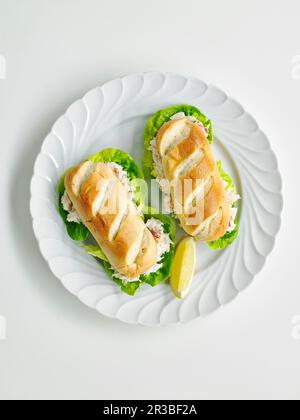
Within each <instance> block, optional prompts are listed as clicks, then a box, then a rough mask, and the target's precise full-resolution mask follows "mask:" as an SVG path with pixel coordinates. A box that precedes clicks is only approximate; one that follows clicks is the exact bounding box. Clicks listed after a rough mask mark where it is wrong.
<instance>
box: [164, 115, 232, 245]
mask: <svg viewBox="0 0 300 420" xmlns="http://www.w3.org/2000/svg"><path fill="white" fill-rule="evenodd" d="M156 147H157V150H158V153H159V156H160V159H161V163H162V167H163V171H164V174H165V178H166V179H167V180H168V181H169V182H170V185H171V188H170V190H171V199H172V204H173V207H174V211H175V213H176V215H177V216H178V218H179V220H180V222H181V225H182V227H183V229H184V230H185V231H186V232H187V233H188V234H189V235H191V236H193V237H196V238H197V239H199V240H201V241H205V242H208V241H214V240H217V239H219V238H221V237H222V236H224V235H225V233H226V231H227V229H228V227H229V223H230V204H229V202H228V200H227V197H226V191H225V187H224V184H223V180H222V178H221V175H220V173H219V170H218V168H217V164H216V161H215V159H214V156H213V153H212V149H211V146H210V144H209V142H208V139H207V134H206V133H205V130H204V129H203V128H202V127H201V126H199V124H196V123H194V122H192V121H191V120H189V119H188V118H179V119H175V120H171V121H169V122H167V123H166V124H164V125H163V126H162V127H161V129H160V130H159V132H158V135H157V137H156Z"/></svg>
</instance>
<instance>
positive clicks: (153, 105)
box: [30, 73, 283, 326]
mask: <svg viewBox="0 0 300 420" xmlns="http://www.w3.org/2000/svg"><path fill="white" fill-rule="evenodd" d="M180 103H187V104H191V105H195V106H197V107H198V108H200V110H201V111H202V112H203V113H204V114H206V115H207V116H208V117H209V118H210V119H211V120H212V122H213V127H214V131H215V142H214V151H215V154H216V155H217V157H218V158H221V159H222V161H223V164H224V167H225V168H226V169H227V170H228V171H229V172H230V174H232V176H233V178H234V181H235V182H236V185H237V187H238V190H239V192H240V194H241V195H242V198H243V199H242V201H241V202H240V234H239V239H238V240H237V241H236V242H235V243H234V244H233V245H232V246H230V247H229V248H227V249H226V250H224V251H212V250H210V249H208V247H207V246H206V245H205V244H199V245H198V264H197V270H196V276H195V279H194V282H193V286H192V290H191V292H190V294H189V296H188V297H187V298H186V299H185V300H178V299H176V298H174V296H173V294H172V293H171V291H170V288H169V286H168V284H161V285H159V286H157V287H155V288H151V287H150V286H147V285H145V286H144V287H143V288H142V289H141V290H140V291H139V292H138V293H137V295H136V296H135V297H129V296H127V295H125V294H123V293H121V292H120V291H119V288H118V287H117V286H116V285H115V284H114V283H113V282H112V281H111V280H109V278H108V277H107V276H106V274H105V273H104V272H103V270H102V268H101V266H99V264H98V263H97V261H96V260H95V259H93V257H89V256H88V255H86V254H85V252H84V251H83V250H82V249H81V248H80V246H79V245H78V243H74V242H72V241H71V239H70V238H69V237H68V236H67V233H66V230H65V227H64V224H63V222H62V220H61V219H60V216H59V215H58V212H57V209H56V202H57V197H56V190H55V188H56V185H57V182H58V179H59V178H60V176H61V175H62V174H63V173H64V172H65V171H66V170H67V169H68V168H69V167H70V166H72V165H74V164H77V163H79V162H80V161H82V160H83V159H85V158H86V157H87V156H89V155H91V154H92V153H96V152H98V151H100V150H102V149H104V148H106V147H116V148H120V149H123V150H124V151H126V152H129V153H130V154H132V155H133V156H134V158H135V159H136V160H137V162H138V163H141V159H142V155H143V130H144V126H145V124H146V121H147V119H148V118H149V117H150V116H151V115H152V114H153V113H154V112H156V111H157V110H159V109H162V108H165V107H167V106H170V105H174V104H180ZM282 205H283V200H282V195H281V177H280V175H279V172H278V169H277V161H276V158H275V155H274V153H273V152H272V150H271V149H270V144H269V141H268V139H267V137H266V136H265V134H263V133H262V132H261V131H260V129H259V127H258V125H257V123H256V121H255V120H254V119H253V118H252V117H251V116H250V115H249V114H247V113H246V112H245V111H244V109H243V107H242V106H241V105H240V104H239V103H238V102H236V101H235V100H233V99H230V98H228V97H227V95H226V94H225V93H224V92H222V91H221V90H219V89H217V88H215V87H213V86H208V85H206V84H205V83H203V82H201V81H200V80H198V79H194V78H190V77H185V76H181V75H177V74H170V73H168V74H161V73H146V74H134V75H130V76H127V77H124V78H122V79H116V80H113V81H111V82H109V83H106V84H105V85H103V86H102V87H98V88H96V89H94V90H92V91H90V92H89V93H87V94H86V95H85V97H84V98H83V99H81V100H79V101H77V102H75V103H74V104H73V105H72V106H71V107H70V108H69V109H68V110H67V112H66V113H65V114H64V115H63V116H62V117H61V118H59V119H58V121H57V122H56V123H55V124H54V126H53V129H52V131H51V133H50V134H49V135H48V136H47V138H46V139H45V141H44V143H43V146H42V150H41V153H40V154H39V156H38V157H37V160H36V163H35V167H34V176H33V178H32V183H31V202H30V208H31V214H32V218H33V228H34V232H35V235H36V237H37V240H38V242H39V246H40V249H41V252H42V254H43V256H44V258H45V259H46V261H47V262H48V264H49V267H50V269H51V271H52V272H53V273H54V275H55V276H56V277H57V278H59V279H60V280H61V282H62V283H63V285H64V286H65V287H66V288H67V289H68V290H69V291H70V292H71V293H72V294H74V295H76V296H77V297H78V298H79V299H80V300H81V301H82V302H83V303H85V304H86V305H88V306H89V307H91V308H94V309H96V310H97V311H98V312H100V313H101V314H103V315H106V316H108V317H112V318H117V319H119V320H121V321H124V322H128V323H135V324H137V323H138V324H143V325H157V326H158V325H167V324H176V323H182V322H187V321H189V320H192V319H194V318H197V317H199V316H202V315H205V314H208V313H210V312H212V311H214V310H216V309H217V308H219V307H220V306H221V305H225V304H227V303H228V302H230V301H231V300H232V299H234V298H235V297H236V296H237V295H238V293H239V292H241V291H242V290H243V289H245V288H246V287H247V286H248V285H249V284H250V283H251V282H252V280H253V278H254V276H255V275H256V274H257V273H258V272H259V271H260V270H261V269H262V267H263V265H264V263H265V260H266V257H267V255H268V254H269V253H270V252H271V251H272V249H273V246H274V242H275V236H276V234H277V232H278V230H279V227H280V214H281V210H282Z"/></svg>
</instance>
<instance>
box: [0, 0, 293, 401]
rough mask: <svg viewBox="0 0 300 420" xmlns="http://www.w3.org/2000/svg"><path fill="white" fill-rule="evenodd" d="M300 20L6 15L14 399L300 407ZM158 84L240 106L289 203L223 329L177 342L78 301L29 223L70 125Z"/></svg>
mask: <svg viewBox="0 0 300 420" xmlns="http://www.w3.org/2000/svg"><path fill="white" fill-rule="evenodd" d="M299 19H300V3H299V0H286V1H285V2H284V3H283V2H282V1H281V0H251V1H250V0H247V1H240V0H227V1H220V0H209V1H208V0H205V1H204V0H189V1H188V2H184V1H182V0H151V1H146V0H126V1H124V0H119V1H118V0H109V1H104V0H51V1H50V0H26V1H20V0H0V54H2V55H4V56H5V58H6V62H7V79H6V80H0V145H1V149H0V170H1V176H0V191H1V207H0V212H1V228H0V232H1V242H0V249H1V252H0V261H1V264H0V316H1V315H2V316H5V317H6V321H7V339H6V340H5V341H0V398H3V399H4V398H10V399H11V398H25V399H27V398H34V399H37V398H46V399H48V398H49V399H50V398H58V399H61V398H71V399H76V398H84V399H85V398H88V399H90V398H93V399H94V398H95V399H122V398H123V399H139V398H143V399H160V398H166V399H193V398H194V399H206V398H208V399H219V398H221V399H226V398H232V399H240V398H242V399H249V398H259V399H260V398H268V399H269V398H271V399H276V398H280V399H282V398H297V399H299V398H300V341H299V340H295V339H293V337H292V329H293V325H292V319H293V318H294V317H295V316H297V315H300V275H299V258H300V257H299V238H300V229H299V223H298V218H299V217H298V211H299V204H300V203H299V186H298V174H299V167H300V164H299V153H300V146H299V144H300V122H299V119H300V118H299V115H300V114H299V112H300V71H299V69H297V67H294V68H293V65H292V59H293V57H295V56H297V55H300V24H299ZM293 69H294V71H293ZM147 70H160V71H174V72H178V73H183V74H188V75H193V76H196V77H199V78H200V79H202V80H204V81H206V82H208V83H212V84H214V85H217V86H219V87H220V88H221V89H224V90H225V91H226V92H227V93H228V94H229V95H230V96H233V97H236V98H237V99H238V100H239V101H240V102H241V103H242V104H243V105H244V107H245V108H246V109H247V110H248V111H249V112H250V113H252V114H253V115H254V116H255V117H256V118H257V120H258V122H259V124H260V125H261V127H262V129H263V130H264V131H265V132H266V133H267V134H268V136H269V138H270V140H271V143H272V147H273V150H274V151H275V153H276V154H277V156H278V160H279V167H280V171H281V173H282V176H283V183H284V199H285V209H284V213H283V223H282V229H281V232H280V234H279V236H278V239H277V244H276V247H275V250H274V252H273V253H272V255H271V256H270V257H269V259H268V261H267V265H266V266H265V268H264V270H263V271H262V272H261V274H260V275H259V276H257V278H256V279H255V281H254V283H253V284H252V285H251V287H250V288H248V289H247V290H246V291H245V292H244V293H243V294H241V295H240V296H239V297H238V298H237V299H236V300H235V301H234V302H233V303H231V304H230V305H229V306H227V307H226V308H223V309H222V310H220V311H218V312H216V313H215V314H213V315H211V316H209V317H208V318H205V319H199V320H197V321H194V322H192V323H190V324H187V325H184V326H178V327H172V328H161V329H151V328H143V327H135V326H129V325H125V324H124V325H123V324H121V323H119V322H118V321H112V320H109V319H105V318H104V317H101V316H100V315H98V314H97V313H96V312H93V311H91V310H90V309H88V308H86V307H85V306H84V305H82V304H81V303H80V302H79V301H77V300H76V299H75V298H74V297H72V296H71V295H69V294H68V292H66V291H65V290H64V288H63V287H62V286H61V284H60V283H59V281H57V280H56V279H55V278H54V276H53V275H52V274H51V273H50V271H49V269H48V267H47V265H46V263H45V262H44V261H43V259H42V257H41V255H40V253H39V250H38V247H37V243H36V240H35V239H34V237H33V233H32V227H31V219H30V215H29V183H30V178H31V175H32V171H33V164H34V160H35V157H36V155H37V153H38V151H39V149H40V146H41V143H42V141H43V139H44V138H45V136H46V134H47V133H48V131H49V130H50V128H51V126H52V124H53V123H54V121H55V120H56V118H57V117H59V116H60V115H61V114H62V113H63V112H64V111H65V109H66V108H67V107H68V106H69V105H70V104H71V103H72V102H73V101H74V100H75V99H77V98H79V97H81V96H83V95H84V94H85V92H86V91H88V90H89V89H91V88H93V87H95V86H97V85H99V84H102V83H103V82H105V81H107V80H109V79H112V78H115V77H118V76H120V75H124V74H127V73H132V72H138V71H147ZM294 332H295V331H294ZM296 332H297V331H296ZM295 338H296V337H295Z"/></svg>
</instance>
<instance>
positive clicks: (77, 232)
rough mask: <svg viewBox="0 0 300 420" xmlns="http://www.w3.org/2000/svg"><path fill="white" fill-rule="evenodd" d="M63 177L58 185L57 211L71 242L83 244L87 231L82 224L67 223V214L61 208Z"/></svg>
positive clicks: (63, 187) (63, 186) (63, 189)
mask: <svg viewBox="0 0 300 420" xmlns="http://www.w3.org/2000/svg"><path fill="white" fill-rule="evenodd" d="M65 176H66V174H65V175H63V176H62V177H61V179H60V181H59V183H58V211H59V214H60V216H61V218H62V220H63V222H64V224H65V226H66V229H67V232H68V235H69V236H70V238H71V239H72V240H73V241H80V242H84V241H86V240H87V238H88V236H89V231H88V229H87V228H86V227H85V226H84V224H83V223H75V222H68V212H67V211H66V210H65V209H64V208H63V206H62V203H61V199H62V196H63V195H64V193H65V184H64V181H65Z"/></svg>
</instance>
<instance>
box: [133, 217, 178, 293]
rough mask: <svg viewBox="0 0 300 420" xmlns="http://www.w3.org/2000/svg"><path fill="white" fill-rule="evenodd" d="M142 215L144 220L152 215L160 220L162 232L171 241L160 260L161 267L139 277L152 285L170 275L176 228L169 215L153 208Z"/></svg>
mask: <svg viewBox="0 0 300 420" xmlns="http://www.w3.org/2000/svg"><path fill="white" fill-rule="evenodd" d="M149 210H150V209H149ZM149 210H148V211H149ZM151 210H152V209H151ZM144 217H145V222H147V221H148V220H149V219H151V218H152V217H153V218H154V219H157V220H160V221H161V222H162V223H163V227H164V232H165V233H166V234H168V235H169V237H170V239H171V241H172V243H171V246H170V251H169V252H166V253H165V254H164V255H163V258H162V260H161V264H162V267H161V268H160V269H159V270H158V271H157V272H156V273H151V274H148V275H147V276H141V277H140V279H141V280H142V281H143V282H145V283H147V284H150V286H153V287H154V286H157V285H158V284H160V283H162V282H164V281H166V280H167V279H168V278H169V277H170V274H171V268H172V264H173V260H174V253H175V243H176V229H175V223H174V221H173V219H172V218H171V217H169V216H166V215H164V214H159V213H157V212H155V210H154V211H153V210H152V211H149V213H148V214H145V215H144Z"/></svg>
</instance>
